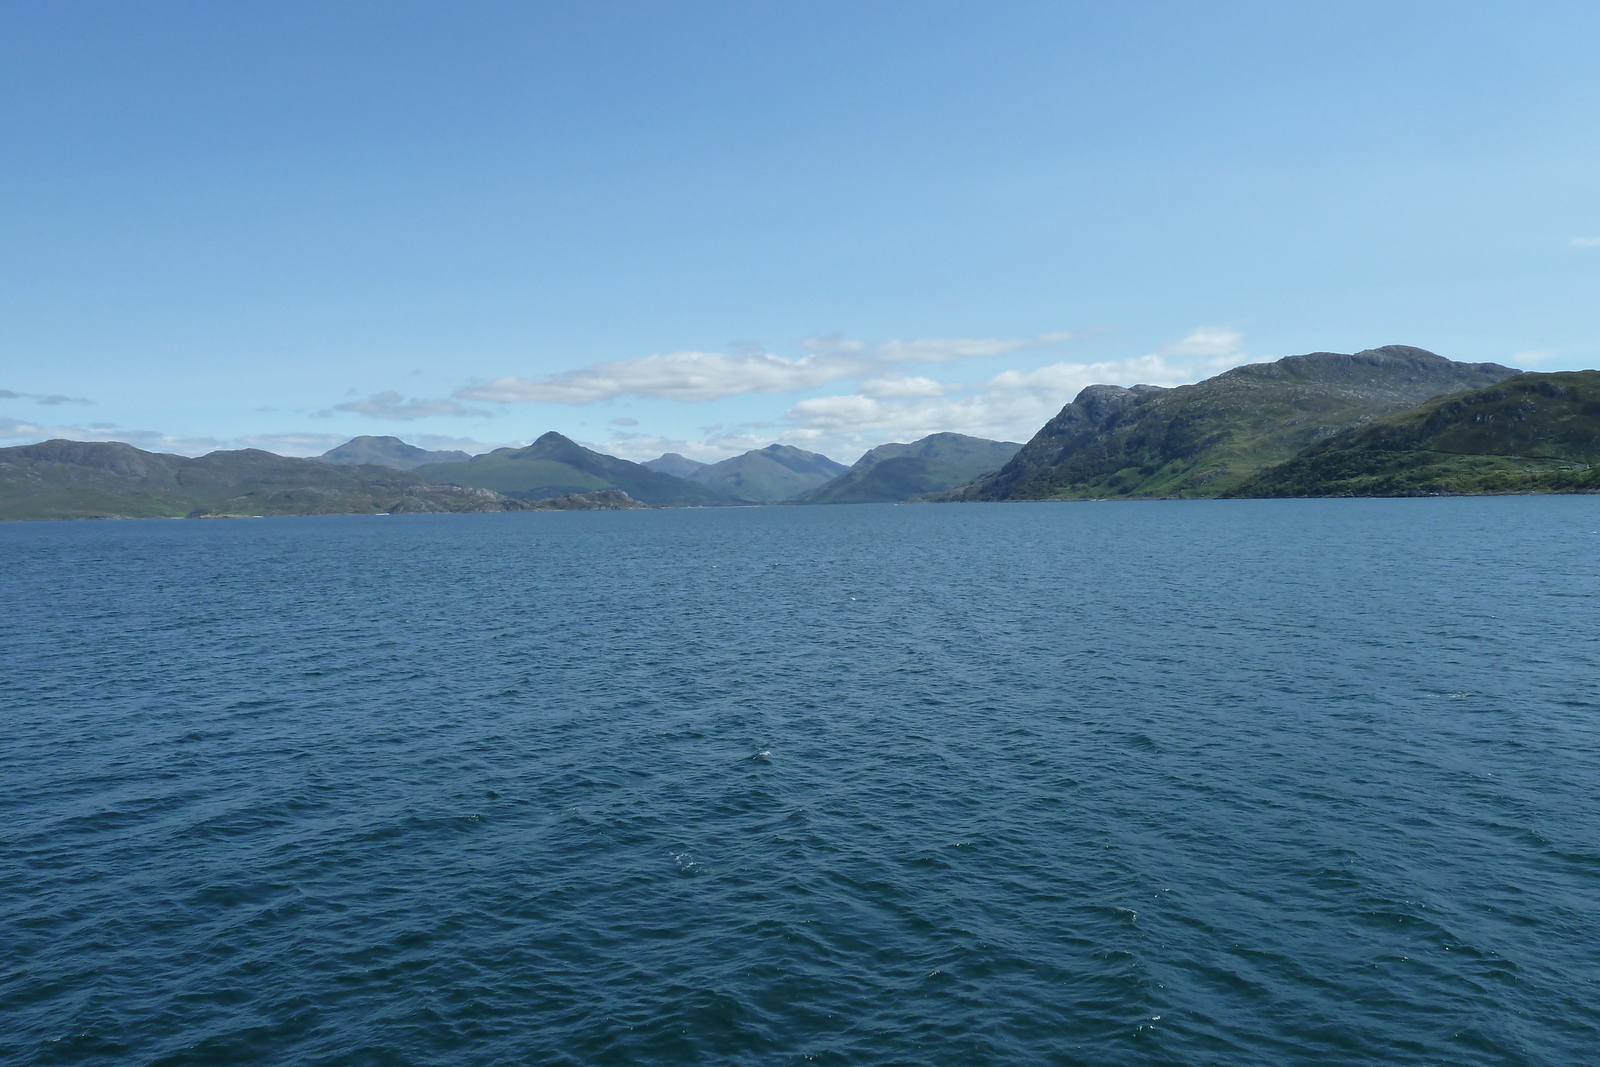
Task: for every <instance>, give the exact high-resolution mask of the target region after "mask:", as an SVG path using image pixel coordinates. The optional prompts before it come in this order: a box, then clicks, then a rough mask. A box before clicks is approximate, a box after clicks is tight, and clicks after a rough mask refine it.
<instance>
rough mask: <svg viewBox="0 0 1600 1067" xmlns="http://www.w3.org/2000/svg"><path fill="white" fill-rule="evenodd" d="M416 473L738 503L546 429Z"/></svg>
mask: <svg viewBox="0 0 1600 1067" xmlns="http://www.w3.org/2000/svg"><path fill="white" fill-rule="evenodd" d="M416 473H417V474H419V475H422V476H424V477H426V478H430V479H435V480H437V481H441V482H452V483H454V484H456V485H470V486H477V487H479V488H483V489H492V490H494V491H495V492H497V493H504V494H505V495H506V496H512V497H520V498H523V499H528V500H541V499H545V498H548V497H556V496H564V495H566V494H569V493H592V492H595V491H596V490H600V489H621V490H622V491H623V492H625V493H627V494H628V495H629V496H631V497H633V498H634V499H635V500H639V501H643V502H644V503H646V504H658V505H674V504H676V505H695V504H698V505H716V504H728V503H733V501H731V500H729V499H728V497H726V496H724V495H723V494H721V493H718V492H716V491H714V490H712V489H709V488H707V487H705V486H702V485H696V484H695V483H694V482H689V481H685V480H684V479H682V478H674V477H672V476H671V475H669V474H660V473H657V472H656V471H653V470H651V469H650V468H648V467H646V466H644V465H643V464H641V463H630V462H629V461H627V460H625V459H617V458H616V457H615V456H607V455H604V454H602V453H599V452H594V451H591V450H590V449H587V448H584V447H583V446H582V445H579V444H577V443H576V442H574V441H571V440H569V439H567V438H565V437H563V436H561V435H560V434H558V433H547V434H545V435H544V436H543V437H541V438H539V439H538V440H537V441H535V442H534V443H533V444H531V445H529V446H528V447H527V448H501V449H496V450H495V451H493V452H490V453H489V454H488V455H484V456H477V457H475V458H474V459H471V460H469V461H467V462H466V463H435V464H429V465H427V466H423V467H418V468H417V470H416Z"/></svg>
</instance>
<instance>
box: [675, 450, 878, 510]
mask: <svg viewBox="0 0 1600 1067" xmlns="http://www.w3.org/2000/svg"><path fill="white" fill-rule="evenodd" d="M847 469H848V468H846V467H845V465H844V464H843V463H835V462H834V461H833V460H831V459H829V458H828V457H827V456H824V455H819V454H818V453H816V452H807V451H806V450H805V449H802V448H795V447H794V446H793V445H768V446H767V447H766V448H759V449H756V450H754V451H751V452H746V453H745V454H744V455H742V456H734V457H733V458H732V459H725V460H723V461H722V462H721V463H713V464H711V465H709V466H704V467H701V468H700V469H699V470H697V471H695V472H694V473H693V474H691V475H690V476H689V478H690V480H691V481H695V482H698V483H700V484H701V485H704V486H708V487H710V488H712V489H715V490H716V491H717V492H719V493H723V494H725V495H727V496H731V497H735V498H737V499H739V500H748V501H750V502H752V503H755V504H776V503H779V502H781V501H784V500H791V499H793V498H794V497H797V496H799V495H800V494H801V493H803V492H805V491H806V490H808V489H815V488H816V487H817V486H819V485H822V484H823V483H824V482H827V481H829V480H830V479H832V478H834V477H836V476H837V475H840V474H843V473H844V472H845V470H847Z"/></svg>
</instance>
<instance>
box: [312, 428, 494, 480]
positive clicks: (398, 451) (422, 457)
mask: <svg viewBox="0 0 1600 1067" xmlns="http://www.w3.org/2000/svg"><path fill="white" fill-rule="evenodd" d="M317 458H318V459H320V460H322V462H324V463H347V464H361V463H371V464H375V465H377V466H380V467H394V468H396V469H397V470H403V471H409V470H415V469H416V468H418V467H421V466H423V465H424V464H428V463H465V462H466V461H467V460H469V459H471V458H472V456H471V455H470V454H469V453H466V452H457V451H453V450H452V451H448V452H430V451H428V450H427V449H426V448H418V447H417V446H416V445H408V444H406V443H405V442H404V441H402V440H400V438H398V437H372V436H362V437H352V438H351V439H350V440H348V441H346V442H345V443H344V444H342V445H340V446H339V447H337V448H330V449H328V451H326V452H324V453H323V454H322V455H320V456H318V457H317Z"/></svg>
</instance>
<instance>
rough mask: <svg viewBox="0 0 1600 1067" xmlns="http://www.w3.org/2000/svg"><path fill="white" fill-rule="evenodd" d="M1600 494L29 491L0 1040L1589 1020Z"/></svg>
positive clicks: (841, 1045) (9, 730)
mask: <svg viewBox="0 0 1600 1067" xmlns="http://www.w3.org/2000/svg"><path fill="white" fill-rule="evenodd" d="M1597 549H1600V498H1593V497H1567V498H1497V499H1456V500H1395V501H1239V502H1188V503H1149V504H1131V503H1124V504H1071V505H966V506H943V507H940V506H902V507H894V506H856V507H813V508H762V509H727V510H679V511H647V512H610V513H556V514H544V513H529V514H514V515H460V516H411V517H402V516H393V517H371V518H307V519H264V520H251V521H232V522H198V521H144V522H108V523H31V524H10V525H5V526H0V604H3V605H4V610H3V612H0V649H3V651H4V676H3V685H0V738H3V746H0V782H3V784H4V789H3V792H0V945H3V948H0V1060H5V1061H6V1062H16V1063H38V1064H66V1063H73V1064H77V1063H108V1064H109V1063H118V1064H123V1063H159V1064H240V1063H270V1064H452V1065H454V1064H485V1065H487V1064H509V1063H538V1064H652V1065H654V1064H702V1063H719V1064H720V1063H727V1064H751V1065H754V1064H783V1063H797V1064H798V1063H819V1064H924V1063H927V1064H933V1063H939V1064H955V1063H962V1064H1021V1065H1030V1064H1095V1065H1107V1064H1109V1065H1118V1064H1129V1065H1133V1064H1184V1065H1193V1064H1217V1065H1230V1067H1240V1065H1258V1064H1259V1065H1263V1067H1265V1065H1282V1064H1312V1063H1326V1064H1385V1065H1394V1064H1419V1065H1420V1064H1430V1065H1433V1064H1450V1065H1473V1064H1530V1065H1532V1064H1539V1065H1549V1064H1582V1063H1593V1062H1595V1060H1594V1055H1595V1053H1594V1050H1595V1049H1597V1048H1600V949H1597V946H1600V915H1597V910H1600V903H1597V902H1600V802H1597V795H1600V695H1597V692H1596V686H1597V679H1600V630H1597V619H1600V612H1597V607H1600V602H1597V601H1600V572H1597V566H1596V550H1597Z"/></svg>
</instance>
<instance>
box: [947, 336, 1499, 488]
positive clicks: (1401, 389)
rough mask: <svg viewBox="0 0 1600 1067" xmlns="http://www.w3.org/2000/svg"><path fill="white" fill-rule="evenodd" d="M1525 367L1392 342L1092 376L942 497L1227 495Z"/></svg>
mask: <svg viewBox="0 0 1600 1067" xmlns="http://www.w3.org/2000/svg"><path fill="white" fill-rule="evenodd" d="M1518 373H1520V372H1519V371H1517V370H1514V369H1512V368H1510V367H1502V366H1500V365H1499V364H1497V363H1456V362H1453V361H1451V360H1448V359H1445V358H1443V357H1442V356H1437V355H1434V354H1433V353H1432V352H1426V351H1423V350H1422V349H1420V348H1411V347H1408V346H1405V345H1388V346H1385V347H1383V348H1376V349H1368V350H1367V351H1364V352H1357V353H1355V354H1354V355H1344V354H1341V353H1337V352H1314V353H1311V354H1310V355H1305V356H1288V357H1285V358H1284V359H1280V360H1278V361H1277V362H1274V363H1256V364H1252V365H1250V366H1245V367H1235V368H1233V369H1232V370H1229V371H1225V372H1223V373H1222V374H1219V375H1217V376H1216V377H1214V378H1207V379H1206V380H1205V381H1202V382H1196V383H1195V384H1193V385H1182V386H1178V387H1176V388H1173V389H1158V388H1154V387H1151V386H1134V387H1133V388H1132V389H1123V388H1120V387H1118V386H1110V385H1095V386H1090V387H1089V388H1088V389H1085V390H1084V391H1083V392H1081V393H1079V394H1078V397H1077V399H1075V400H1073V402H1072V403H1071V404H1068V405H1067V406H1066V407H1065V408H1063V409H1062V411H1061V413H1060V414H1058V415H1057V416H1056V417H1055V418H1053V419H1051V420H1050V421H1049V422H1048V423H1046V424H1045V426H1044V428H1043V429H1041V430H1040V431H1039V433H1038V434H1036V435H1035V436H1034V438H1033V440H1031V441H1029V442H1028V444H1027V445H1025V446H1024V447H1023V448H1022V450H1021V451H1020V452H1018V453H1017V455H1016V458H1014V459H1013V460H1012V461H1011V462H1010V463H1007V464H1006V465H1005V466H1004V467H1002V468H1001V469H1000V470H999V471H997V472H995V473H994V474H991V475H988V476H986V477H983V478H978V479H976V480H974V481H973V482H972V483H971V484H968V485H964V486H961V487H960V488H958V489H956V490H955V491H953V492H950V493H947V494H943V495H942V496H941V497H940V499H943V500H1051V499H1055V500H1070V499H1084V498H1097V497H1116V496H1121V497H1173V496H1183V497H1208V496H1221V495H1223V494H1225V493H1227V492H1228V491H1230V490H1232V489H1234V488H1235V487H1237V486H1239V485H1240V484H1242V483H1243V482H1244V481H1245V480H1246V479H1248V478H1249V477H1251V476H1252V475H1253V474H1255V473H1256V472H1257V471H1259V470H1261V469H1263V468H1265V467H1268V466H1271V465H1273V464H1275V463H1281V462H1283V461H1284V460H1286V459H1288V458H1290V457H1291V456H1293V455H1294V454H1295V453H1296V452H1298V451H1299V450H1300V449H1302V448H1305V447H1306V446H1307V445H1310V444H1312V443H1313V442H1315V441H1317V440H1320V439H1322V438H1324V437H1327V436H1329V435H1330V434H1333V433H1337V432H1338V431H1340V430H1342V429H1344V428H1346V427H1349V426H1353V425H1355V424H1357V423H1359V422H1361V421H1362V420H1364V419H1372V418H1378V417H1381V416H1383V415H1388V414H1392V413H1394V412H1396V411H1402V410H1404V409H1406V408H1409V407H1413V406H1415V405H1416V404H1419V403H1421V402H1422V401H1424V400H1428V399H1430V398H1432V397H1435V396H1439V395H1441V394H1447V393H1456V392H1460V391H1462V390H1465V389H1475V388H1479V387H1482V386H1485V385H1492V384H1494V383H1495V382H1499V381H1502V380H1504V379H1506V378H1508V377H1510V376H1512V375H1514V374H1518Z"/></svg>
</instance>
